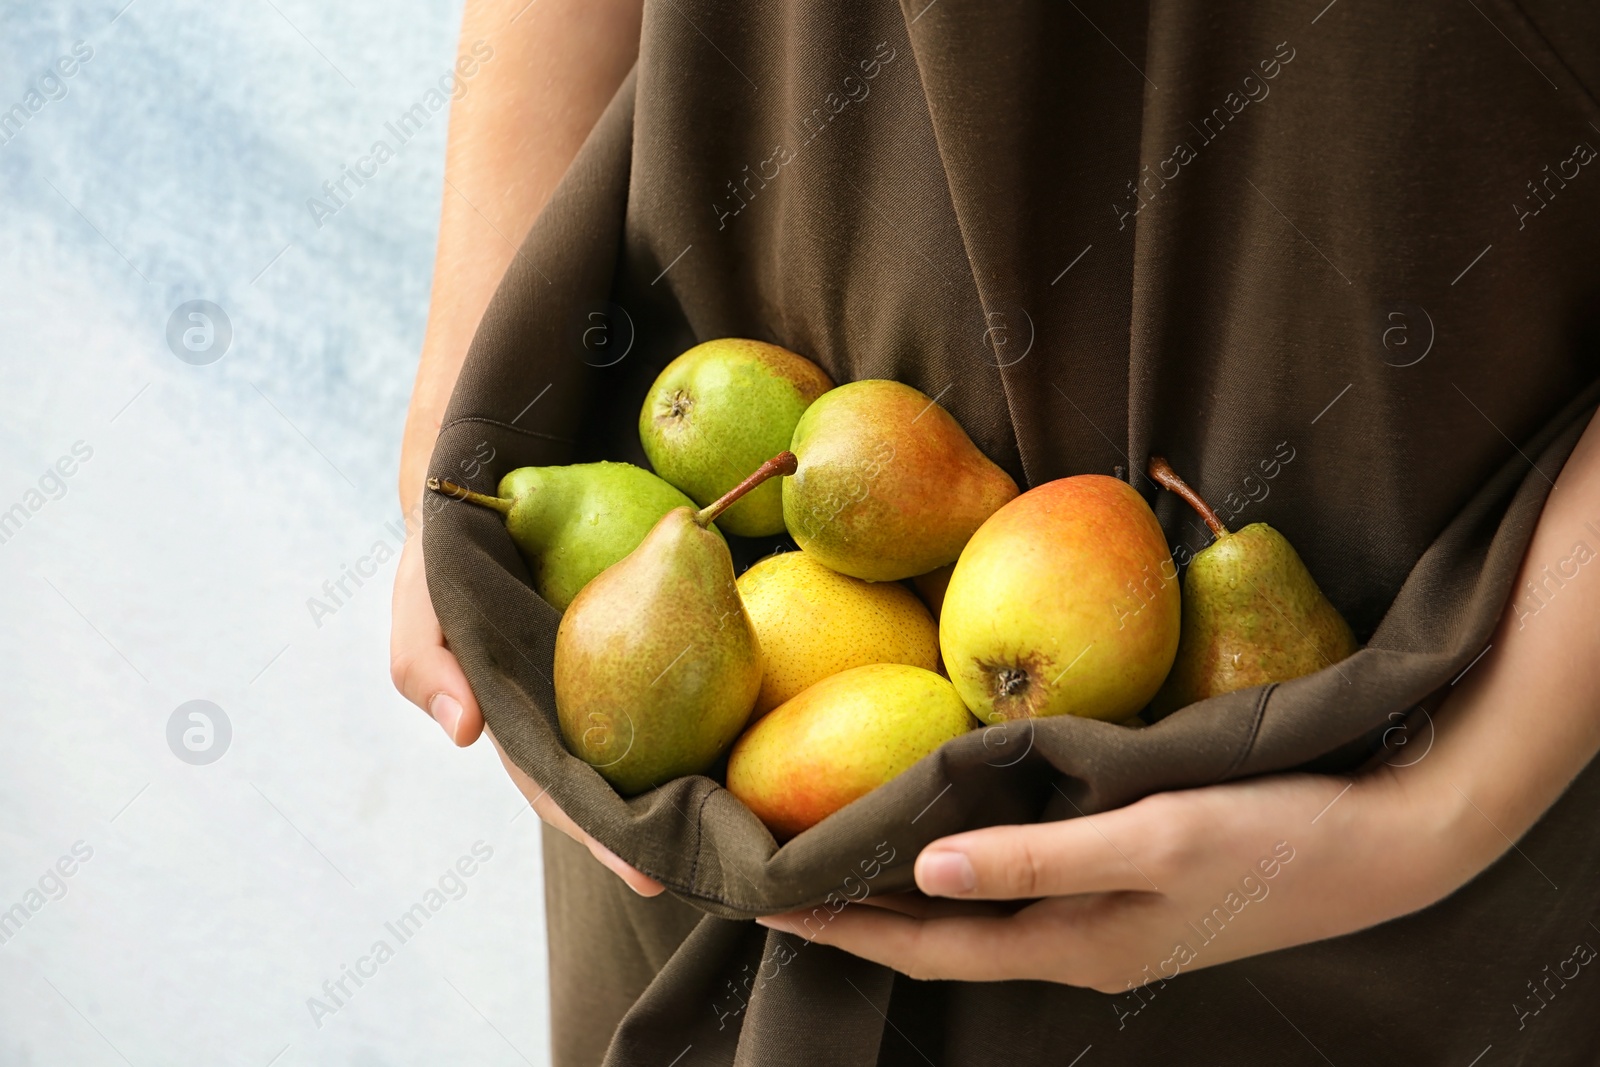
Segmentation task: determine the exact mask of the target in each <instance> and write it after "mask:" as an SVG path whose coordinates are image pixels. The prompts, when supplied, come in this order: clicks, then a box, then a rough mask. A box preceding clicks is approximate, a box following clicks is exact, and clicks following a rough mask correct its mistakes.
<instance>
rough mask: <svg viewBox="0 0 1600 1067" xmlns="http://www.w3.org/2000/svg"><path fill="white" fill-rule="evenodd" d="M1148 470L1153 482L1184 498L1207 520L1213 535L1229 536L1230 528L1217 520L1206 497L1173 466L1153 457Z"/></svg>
mask: <svg viewBox="0 0 1600 1067" xmlns="http://www.w3.org/2000/svg"><path fill="white" fill-rule="evenodd" d="M1146 470H1147V471H1148V473H1149V475H1150V478H1151V480H1153V481H1155V482H1157V483H1158V484H1160V485H1161V486H1162V487H1163V488H1164V489H1168V490H1170V491H1172V492H1174V493H1177V494H1178V495H1179V496H1181V497H1183V500H1184V503H1186V504H1188V505H1189V506H1190V507H1191V508H1194V510H1195V511H1196V512H1197V513H1198V514H1199V515H1200V517H1201V518H1202V519H1204V520H1206V525H1207V526H1209V527H1211V532H1212V533H1214V534H1216V535H1217V536H1218V537H1227V536H1228V528H1227V527H1226V526H1224V525H1222V520H1221V519H1219V518H1217V513H1216V512H1215V511H1212V510H1211V505H1210V504H1207V503H1206V502H1205V498H1204V497H1202V496H1201V495H1200V494H1199V493H1197V492H1195V491H1194V490H1193V489H1191V488H1190V487H1189V483H1188V482H1186V481H1184V480H1183V479H1182V478H1180V477H1178V472H1177V471H1175V470H1173V469H1172V464H1170V463H1168V462H1167V461H1166V460H1165V459H1163V458H1162V457H1160V456H1151V457H1150V465H1149V467H1147V468H1146Z"/></svg>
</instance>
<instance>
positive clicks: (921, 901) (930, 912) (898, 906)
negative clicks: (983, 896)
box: [856, 893, 1009, 919]
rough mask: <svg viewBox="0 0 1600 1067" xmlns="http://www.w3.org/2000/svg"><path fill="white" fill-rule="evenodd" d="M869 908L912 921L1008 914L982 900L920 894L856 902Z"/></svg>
mask: <svg viewBox="0 0 1600 1067" xmlns="http://www.w3.org/2000/svg"><path fill="white" fill-rule="evenodd" d="M856 903H857V904H862V905H865V906H866V907H869V908H882V909H884V910H885V911H893V912H898V913H899V914H901V915H909V916H911V918H913V919H946V918H951V917H953V916H963V915H988V916H1004V915H1007V914H1009V912H1007V911H1006V909H1005V908H1003V907H1001V906H1000V905H999V904H991V903H989V902H988V901H984V900H946V899H944V898H942V897H925V896H923V895H922V894H921V893H885V894H879V895H877V896H866V897H862V898H861V899H860V900H858V901H856Z"/></svg>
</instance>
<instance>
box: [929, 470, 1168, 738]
mask: <svg viewBox="0 0 1600 1067" xmlns="http://www.w3.org/2000/svg"><path fill="white" fill-rule="evenodd" d="M1178 602H1179V595H1178V574H1177V569H1176V568H1175V567H1174V566H1173V564H1172V556H1171V554H1170V553H1169V552H1168V551H1167V540H1166V536H1165V535H1164V534H1163V533H1162V530H1161V525H1160V523H1158V522H1157V521H1156V517H1155V515H1154V514H1153V513H1152V512H1151V510H1150V507H1149V505H1148V504H1146V503H1145V501H1144V498H1143V497H1141V496H1140V495H1139V494H1138V493H1137V492H1135V491H1134V490H1133V488H1132V487H1130V486H1129V485H1128V483H1126V482H1124V481H1121V480H1120V479H1117V478H1108V477H1105V476H1104V475H1099V474H1080V475H1077V476H1075V477H1071V478H1061V479H1058V480H1056V481H1053V482H1046V483H1045V484H1043V485H1040V486H1037V487H1035V488H1033V489H1030V490H1029V491H1028V492H1026V493H1024V494H1022V495H1021V496H1019V497H1017V498H1016V499H1015V500H1013V501H1011V503H1009V504H1007V505H1006V506H1005V507H1003V508H1001V509H1000V510H999V511H997V512H995V514H994V516H993V517H992V518H990V519H989V521H988V522H986V523H984V524H983V527H982V528H981V529H979V530H978V532H977V533H976V534H975V535H974V536H973V538H972V541H971V542H970V543H969V544H968V545H967V548H966V551H964V552H962V553H961V559H960V560H958V561H957V562H956V569H955V572H954V573H953V574H952V575H951V576H950V584H949V587H948V588H947V589H946V590H945V596H944V607H943V610H942V611H941V612H940V614H939V644H940V647H941V648H942V649H943V651H944V665H945V669H946V670H948V671H949V672H950V680H951V681H952V682H954V683H955V687H956V690H957V691H958V692H959V693H960V694H961V697H962V699H963V700H965V701H966V702H967V706H968V707H969V708H971V709H972V712H973V714H974V715H976V716H977V717H978V718H979V719H981V720H983V721H984V722H988V723H1000V722H1005V721H1008V720H1013V719H1024V718H1030V717H1039V716H1047V715H1080V716H1084V717H1086V718H1092V719H1103V720H1106V721H1108V722H1121V721H1123V720H1125V719H1127V718H1128V717H1129V716H1130V715H1133V714H1135V713H1136V712H1138V711H1139V710H1140V709H1141V708H1143V707H1144V706H1145V704H1146V703H1148V702H1149V700H1150V698H1151V697H1153V696H1154V695H1155V693H1156V690H1157V689H1159V688H1160V686H1161V683H1162V681H1163V680H1164V679H1165V678H1166V676H1167V671H1168V669H1169V668H1170V667H1171V666H1172V658H1173V655H1174V653H1175V652H1176V651H1177V648H1178V623H1179V617H1180V609H1179V603H1178Z"/></svg>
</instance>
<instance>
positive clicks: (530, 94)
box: [389, 0, 662, 896]
mask: <svg viewBox="0 0 1600 1067" xmlns="http://www.w3.org/2000/svg"><path fill="white" fill-rule="evenodd" d="M642 7H643V5H642V4H641V2H640V0H545V2H544V3H540V4H537V5H534V4H529V3H528V2H527V0H467V3H466V6H465V10H464V11H463V13H462V17H461V41H460V46H459V49H458V51H459V55H460V57H461V64H460V65H458V67H457V70H458V71H460V72H462V77H463V79H465V78H466V77H468V75H466V73H465V72H466V71H469V70H471V71H474V73H472V74H471V75H470V78H471V80H470V81H465V80H463V81H462V83H461V88H460V89H459V91H458V93H457V94H455V99H454V102H453V103H452V104H451V107H450V134H449V146H448V148H447V149H446V154H445V187H444V190H443V193H444V202H443V206H442V211H441V218H440V222H439V251H438V256H437V259H436V261H435V264H434V277H433V296H432V300H431V303H430V306H429V310H428V329H427V334H426V335H425V337H424V339H423V345H422V358H421V360H420V361H419V362H418V365H417V379H416V385H415V387H414V389H413V391H412V396H411V407H410V410H409V411H408V412H407V414H406V429H405V438H404V440H403V441H402V443H401V449H400V507H401V510H402V511H403V512H404V513H405V515H406V525H407V527H408V529H410V531H411V532H410V536H409V537H408V538H407V540H406V544H405V548H404V549H403V550H402V551H401V553H400V563H399V568H398V570H397V571H396V573H395V580H394V618H393V624H392V625H393V629H392V631H391V635H390V640H389V667H390V674H391V676H392V677H393V679H394V684H395V688H397V689H399V690H400V692H401V693H403V694H405V697H406V699H407V700H410V701H411V702H412V703H413V704H415V705H417V706H418V707H419V708H421V709H422V710H423V711H426V712H427V713H428V714H429V715H431V716H433V718H434V720H435V721H436V722H438V723H439V725H440V726H442V727H443V728H444V732H445V733H446V734H447V735H448V736H449V737H450V740H451V741H453V742H455V743H456V744H457V745H463V746H464V745H470V744H472V743H473V742H474V741H476V740H477V739H478V735H480V734H482V733H483V732H484V724H483V713H482V712H481V711H480V710H479V709H478V702H477V700H475V699H474V698H473V695H472V687H471V686H469V685H468V684H467V676H466V674H465V673H463V672H462V670H461V664H460V663H458V662H457V661H456V658H455V656H454V655H452V654H451V652H450V650H449V648H447V647H446V646H445V641H444V632H443V630H441V629H440V627H439V619H438V617H437V616H436V615H435V614H434V612H433V602H432V601H431V600H430V599H429V597H428V585H427V581H426V578H425V577H424V573H423V566H422V539H421V536H420V522H419V521H418V520H419V519H420V517H421V515H422V512H423V510H424V507H423V503H422V500H423V497H422V493H423V488H422V485H423V478H424V477H425V475H426V474H427V469H428V458H429V456H430V455H431V454H432V452H433V445H434V441H435V439H436V438H437V437H438V434H439V425H440V420H441V418H442V417H443V414H444V410H445V405H446V404H447V403H448V402H449V399H450V394H451V391H452V390H453V389H454V388H455V383H456V378H457V377H458V376H459V375H460V373H461V365H462V362H463V361H464V360H465V359H466V355H467V348H468V346H469V345H470V344H471V341H472V335H473V333H474V332H475V331H476V330H477V328H478V320H479V319H480V318H482V316H483V311H484V308H486V307H487V306H488V304H489V298H490V297H491V296H492V295H493V294H494V290H495V286H496V285H497V284H498V283H499V281H500V278H501V276H502V275H504V274H505V271H506V267H507V266H508V265H509V264H510V263H511V260H512V257H513V256H514V255H516V252H517V246H518V244H519V243H520V242H521V240H522V238H523V236H524V235H525V234H526V233H527V232H528V229H529V228H530V227H531V226H532V225H533V220H534V219H535V218H536V217H538V214H539V212H540V210H542V209H543V207H544V205H545V202H546V201H547V200H548V199H549V197H550V194H551V192H552V191H553V190H554V189H555V187H556V183H557V182H559V181H560V180H561V176H562V175H563V174H564V173H565V172H566V170H567V167H568V166H569V165H570V164H571V163H572V160H573V157H574V156H575V155H577V152H578V148H579V146H580V145H582V144H583V141H584V138H586V137H587V136H588V135H589V131H590V130H591V129H592V128H593V127H594V124H595V122H596V121H597V120H598V119H599V117H600V113H601V112H602V111H603V110H604V109H605V106H606V104H607V103H608V102H609V101H610V100H611V98H612V96H614V95H615V93H616V91H617V87H618V86H619V85H620V84H622V79H623V78H624V77H625V76H626V75H627V73H628V70H629V68H630V67H632V65H633V62H634V58H635V57H636V56H637V54H638V49H639V24H640V18H641V12H642ZM469 60H470V62H468V61H469ZM530 131H533V132H530ZM490 739H491V740H493V735H491V737H490ZM495 748H496V750H499V748H500V746H499V743H498V742H497V743H496V744H495ZM500 759H501V761H502V762H503V763H504V764H505V767H506V771H507V772H508V773H509V774H510V775H511V779H512V781H514V782H515V783H516V784H517V788H518V789H520V790H521V791H522V795H523V796H525V797H527V798H528V803H529V804H531V805H532V806H533V809H534V811H535V812H537V813H538V815H539V816H540V817H541V818H542V819H544V821H545V822H546V823H548V824H550V825H551V826H554V827H555V828H556V829H558V830H560V831H561V832H562V833H564V834H566V835H567V836H569V837H571V838H573V839H574V840H576V841H579V842H582V843H583V844H584V845H585V846H587V847H588V849H589V851H590V852H591V853H593V854H594V857H595V859H597V860H599V861H600V862H601V863H603V864H605V865H606V866H607V867H609V868H611V869H612V870H613V871H616V872H617V874H618V875H619V876H621V878H622V880H623V881H624V882H626V883H628V885H629V886H630V887H631V888H632V889H633V890H634V891H635V892H637V893H639V894H641V895H643V896H655V895H656V894H657V893H660V892H661V889H662V887H661V884H660V883H659V882H657V881H655V880H654V879H652V878H650V877H648V876H646V875H644V874H642V873H640V872H639V871H637V870H635V869H634V868H632V867H630V866H628V865H627V864H626V863H624V862H622V860H620V859H618V858H617V856H616V855H615V854H614V853H613V852H611V851H610V850H609V849H607V848H606V847H605V846H604V845H602V844H600V843H599V842H598V841H596V840H595V839H594V838H592V837H590V836H589V835H588V834H586V833H584V832H583V831H582V830H580V829H579V828H578V825H577V824H576V823H574V822H573V821H572V820H571V819H570V818H568V817H567V814H566V813H565V812H564V811H562V810H561V809H560V808H559V807H557V806H556V805H555V803H554V802H553V801H552V800H551V799H550V796H549V795H548V794H547V793H546V792H545V791H544V790H543V789H541V788H539V786H538V785H536V784H535V783H534V781H533V780H532V779H531V778H529V777H528V776H527V775H526V774H524V773H522V771H521V769H519V768H518V767H516V766H515V765H514V764H512V763H511V761H510V760H508V759H507V758H506V754H505V752H504V751H501V752H500Z"/></svg>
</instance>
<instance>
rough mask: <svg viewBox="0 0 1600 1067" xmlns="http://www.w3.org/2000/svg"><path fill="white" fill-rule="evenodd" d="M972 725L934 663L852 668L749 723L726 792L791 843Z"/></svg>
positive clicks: (735, 750)
mask: <svg viewBox="0 0 1600 1067" xmlns="http://www.w3.org/2000/svg"><path fill="white" fill-rule="evenodd" d="M971 728H972V717H971V716H970V715H968V714H967V709H966V706H965V705H964V704H962V703H961V698H960V697H958V696H957V695H956V691H955V690H954V689H952V688H951V687H950V683H949V682H947V681H945V680H944V679H943V678H941V677H939V676H938V675H937V674H934V673H933V672H932V671H929V670H924V669H922V668H921V667H911V666H907V665H905V664H900V663H874V664H871V665H869V666H865V667H854V668H852V669H850V670H848V671H841V672H840V673H838V674H834V675H830V676H828V677H827V678H824V679H823V680H822V681H820V682H818V683H817V684H815V685H813V686H812V687H811V688H809V689H807V690H805V691H804V692H802V693H800V694H799V695H797V696H795V697H793V698H791V699H790V700H788V701H787V702H785V703H783V704H780V705H779V706H778V707H777V708H775V709H774V710H772V711H770V712H768V713H767V714H766V715H765V716H763V717H762V718H761V719H760V720H758V721H757V722H756V724H755V725H754V726H752V727H750V729H749V730H747V731H746V732H745V735H744V736H743V737H741V738H739V741H738V743H737V744H735V745H734V746H733V754H732V755H730V756H729V757H728V791H729V792H730V793H732V794H733V795H734V796H736V797H738V798H739V799H740V800H742V801H743V802H744V803H745V806H746V807H748V808H749V809H750V810H751V811H753V812H755V813H756V817H757V818H759V819H760V820H761V821H762V822H764V823H766V825H767V828H768V829H769V830H771V831H772V836H773V837H775V838H777V839H778V840H779V841H785V840H788V839H789V838H791V837H793V836H794V835H796V834H798V833H800V832H801V831H802V830H806V829H809V828H810V827H812V826H815V825H816V824H817V823H819V822H821V821H822V820H823V819H825V818H827V817H828V816H829V815H832V814H833V813H834V812H836V811H838V810H839V809H840V808H842V807H844V806H845V805H846V804H848V803H850V802H851V801H852V800H856V799H857V798H859V797H863V796H865V795H866V794H868V793H870V792H871V791H872V790H874V789H876V788H877V787H878V786H880V785H882V784H883V783H885V782H887V781H889V780H890V779H892V778H894V777H895V776H896V775H898V774H900V773H901V772H902V771H904V770H906V769H907V768H908V767H910V766H911V765H912V764H913V763H916V762H917V761H918V760H919V759H921V758H922V757H924V756H926V755H928V754H929V753H930V752H932V751H933V750H934V749H936V748H938V747H939V746H940V745H942V744H944V743H945V742H946V741H949V740H950V739H951V738H954V737H960V736H961V735H962V734H964V733H966V732H967V731H968V730H969V729H971Z"/></svg>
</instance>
